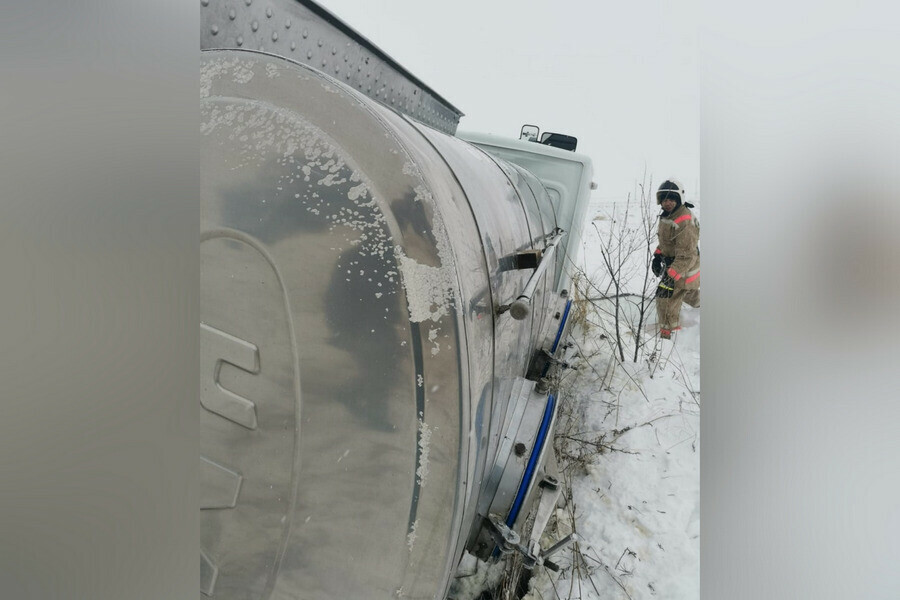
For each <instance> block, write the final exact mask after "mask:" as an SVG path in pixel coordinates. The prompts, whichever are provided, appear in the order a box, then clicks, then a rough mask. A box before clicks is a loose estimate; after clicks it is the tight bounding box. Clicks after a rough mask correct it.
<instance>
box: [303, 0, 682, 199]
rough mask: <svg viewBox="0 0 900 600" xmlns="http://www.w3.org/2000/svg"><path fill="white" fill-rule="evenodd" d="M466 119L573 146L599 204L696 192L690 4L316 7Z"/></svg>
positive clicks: (464, 126)
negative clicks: (558, 138)
mask: <svg viewBox="0 0 900 600" xmlns="http://www.w3.org/2000/svg"><path fill="white" fill-rule="evenodd" d="M320 3H321V4H322V5H323V6H325V7H326V8H327V9H329V10H330V11H331V12H333V13H334V14H336V15H337V16H338V17H340V18H342V19H343V20H344V21H346V22H347V23H348V24H349V25H350V26H351V27H353V28H354V29H356V30H357V31H359V32H360V33H361V34H362V35H364V36H365V37H367V38H368V39H369V40H370V41H372V42H373V43H375V45H377V46H378V47H380V48H381V49H382V50H384V51H385V52H386V53H388V54H389V55H390V56H391V57H393V58H394V59H395V60H397V61H398V62H399V63H401V64H402V65H404V66H405V67H406V68H407V69H409V70H410V71H411V72H412V73H413V74H415V75H416V76H417V77H418V78H419V79H421V80H422V81H424V82H425V83H426V84H427V85H429V86H430V87H432V88H433V89H434V90H435V91H437V92H438V93H439V94H441V95H442V96H444V98H446V99H447V100H448V101H449V102H450V103H452V104H453V105H454V106H456V107H457V108H458V109H460V110H461V111H462V112H464V113H465V115H466V116H464V117H463V118H462V120H461V121H460V129H461V130H467V131H481V132H487V133H496V134H500V135H508V136H511V137H518V134H519V129H520V128H521V126H522V124H524V123H532V124H535V125H538V126H540V128H541V130H542V131H557V132H561V133H567V134H570V135H574V136H576V137H577V138H578V140H579V141H578V152H581V153H584V154H587V155H588V156H590V157H591V158H592V159H593V161H594V181H596V182H597V184H598V186H599V188H598V189H597V191H595V192H594V197H595V198H603V199H606V198H618V197H624V196H625V195H626V194H627V193H629V192H631V191H633V189H634V182H635V180H637V179H639V178H640V177H641V174H642V172H643V170H644V165H645V164H646V166H647V171H648V173H649V174H651V175H653V179H654V182H655V183H659V182H660V181H661V179H664V178H666V177H673V176H674V177H679V178H680V179H681V181H682V183H683V184H684V186H685V187H686V188H687V192H688V197H689V198H693V197H694V194H695V193H696V192H697V190H698V181H699V167H698V154H699V149H698V146H699V144H698V94H697V35H696V34H697V19H696V12H697V11H696V0H688V1H685V2H679V3H678V7H677V9H676V8H673V7H672V6H671V3H667V2H661V1H659V0H653V1H643V0H639V1H634V2H621V1H617V2H610V1H608V0H599V1H593V0H557V1H555V2H551V1H549V0H540V1H537V0H520V1H513V0H480V1H475V0H457V1H456V2H450V3H437V2H428V1H423V0H320Z"/></svg>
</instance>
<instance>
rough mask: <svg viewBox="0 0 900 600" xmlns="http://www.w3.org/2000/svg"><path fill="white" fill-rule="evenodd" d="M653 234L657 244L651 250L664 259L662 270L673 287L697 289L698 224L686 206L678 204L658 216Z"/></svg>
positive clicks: (698, 265)
mask: <svg viewBox="0 0 900 600" xmlns="http://www.w3.org/2000/svg"><path fill="white" fill-rule="evenodd" d="M657 236H658V238H659V246H657V247H656V252H655V254H662V255H663V256H664V257H666V258H667V259H668V260H667V261H666V262H668V264H669V267H668V269H666V273H667V274H668V275H669V277H671V278H672V280H673V281H674V282H675V289H676V290H677V289H684V290H697V289H700V251H699V249H698V247H697V244H698V242H699V241H700V224H699V223H698V222H697V220H696V219H695V218H694V215H693V214H692V213H691V211H690V209H689V208H688V207H686V206H684V205H681V206H679V207H678V208H677V209H675V210H674V211H672V213H671V214H669V215H667V216H665V217H660V218H659V228H658V230H657Z"/></svg>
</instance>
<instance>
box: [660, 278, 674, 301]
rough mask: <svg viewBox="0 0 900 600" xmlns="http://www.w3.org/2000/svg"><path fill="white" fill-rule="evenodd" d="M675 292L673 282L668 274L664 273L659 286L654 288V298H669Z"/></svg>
mask: <svg viewBox="0 0 900 600" xmlns="http://www.w3.org/2000/svg"><path fill="white" fill-rule="evenodd" d="M674 291H675V280H674V279H672V278H671V277H669V274H668V273H666V274H665V275H663V278H662V279H661V280H660V282H659V285H658V286H657V287H656V297H657V298H671V297H672V292H674Z"/></svg>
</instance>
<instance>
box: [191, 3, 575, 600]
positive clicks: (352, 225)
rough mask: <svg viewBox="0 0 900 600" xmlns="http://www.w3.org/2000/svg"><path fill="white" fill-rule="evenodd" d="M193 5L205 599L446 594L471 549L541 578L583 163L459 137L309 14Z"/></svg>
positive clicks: (412, 81) (378, 64)
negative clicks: (519, 562) (509, 559)
mask: <svg viewBox="0 0 900 600" xmlns="http://www.w3.org/2000/svg"><path fill="white" fill-rule="evenodd" d="M201 15H202V33H201V42H202V48H203V52H202V54H201V115H202V118H201V131H202V143H201V148H202V153H203V154H202V159H201V160H202V178H201V207H202V208H201V223H202V233H201V245H200V249H201V405H202V408H203V410H202V411H201V568H200V585H201V597H211V598H217V599H218V598H225V599H234V598H242V599H243V598H247V599H250V598H252V599H257V598H277V599H282V598H302V599H329V600H334V599H355V598H361V599H372V598H398V597H399V598H444V597H445V596H446V595H447V592H448V589H449V587H450V584H451V583H452V580H453V577H454V574H455V572H456V569H457V566H458V563H459V561H460V558H461V556H463V552H464V551H468V552H469V553H470V554H473V555H475V556H478V557H481V558H483V559H492V558H496V557H497V556H498V555H501V554H506V553H509V552H519V553H522V554H523V555H524V560H525V563H526V565H528V566H532V565H534V564H540V563H542V562H543V561H544V558H545V556H546V549H544V550H542V549H541V547H540V545H539V544H538V540H539V539H540V535H541V532H542V531H543V529H544V527H545V525H546V522H547V519H548V518H549V515H550V513H551V511H552V509H553V507H554V506H555V505H556V502H557V497H558V494H559V490H558V486H557V482H556V479H555V469H556V466H555V458H554V456H553V449H552V443H551V439H552V434H553V429H554V424H555V418H556V414H557V408H558V406H559V402H560V401H564V400H563V399H560V398H559V397H558V396H557V390H556V389H555V387H554V383H553V382H554V381H555V371H556V370H557V369H558V368H559V364H558V357H559V354H560V352H561V340H562V339H563V338H564V334H565V329H566V325H567V322H568V321H567V316H568V313H569V307H570V304H571V302H570V299H569V298H568V293H567V292H566V287H567V286H568V284H569V282H570V277H569V274H568V272H567V269H566V265H567V262H570V259H569V258H567V255H568V254H571V253H573V252H574V251H575V250H576V249H577V248H578V247H579V245H580V244H579V235H580V231H581V228H582V223H583V220H584V215H585V210H586V206H587V200H588V195H589V190H590V187H591V175H592V172H591V163H590V160H589V159H588V158H587V157H585V156H582V155H579V154H576V153H575V152H573V151H571V150H569V149H561V148H558V147H553V146H552V145H548V142H549V144H557V145H560V146H563V147H565V146H566V145H567V144H570V143H571V142H572V141H573V139H572V138H569V137H567V136H560V135H556V134H549V135H548V134H545V135H544V138H545V139H544V142H545V143H543V144H541V143H535V142H534V141H529V140H515V139H504V138H499V137H494V136H487V135H475V134H471V135H463V134H459V135H457V134H456V125H457V123H458V120H459V117H460V116H461V113H460V112H459V111H458V110H457V109H455V108H454V107H453V106H452V105H450V104H449V103H448V102H447V101H446V100H444V99H443V98H441V97H440V96H439V95H438V94H437V93H435V92H434V91H433V90H431V89H430V88H428V87H427V86H426V85H424V84H423V83H422V82H421V81H419V80H418V79H416V78H415V77H414V76H413V75H411V74H410V73H408V72H407V71H406V70H405V69H403V67H401V66H400V65H398V64H397V63H395V62H394V61H393V60H391V59H390V58H389V57H388V56H387V55H386V54H385V53H383V52H382V51H381V50H379V49H378V48H377V47H375V46H374V45H373V44H371V43H370V42H369V41H367V40H366V39H365V38H363V37H362V36H360V35H359V34H358V33H356V32H355V31H353V30H352V29H350V28H349V27H348V26H347V25H346V24H344V23H343V22H341V21H340V20H339V19H337V18H336V17H335V16H333V15H332V14H330V13H329V12H328V11H326V10H325V9H324V8H322V7H321V6H319V5H317V4H315V3H312V2H307V1H301V2H297V1H292V0H279V1H271V0H270V1H267V2H263V1H260V0H224V1H218V2H217V1H216V0H210V1H209V2H207V0H202V1H201ZM569 147H570V148H571V146H569Z"/></svg>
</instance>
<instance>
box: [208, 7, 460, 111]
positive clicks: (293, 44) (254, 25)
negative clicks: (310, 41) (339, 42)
mask: <svg viewBox="0 0 900 600" xmlns="http://www.w3.org/2000/svg"><path fill="white" fill-rule="evenodd" d="M244 2H245V3H246V5H247V6H250V5H251V4H252V3H253V0H244ZM200 4H201V5H202V6H208V5H209V0H200ZM273 16H274V12H273V11H272V8H271V7H267V8H266V17H267V18H269V19H271V18H272V17H273ZM228 18H229V19H230V20H232V21H234V20H235V19H236V18H237V13H236V12H235V10H234V9H233V8H232V9H230V10H229V11H228ZM291 25H292V23H291V20H290V19H287V21H285V23H284V28H285V29H290V28H291ZM250 28H251V29H252V30H253V31H254V32H256V31H257V30H259V21H257V20H256V19H254V20H253V21H252V22H251V23H250ZM210 33H212V34H213V35H218V33H219V27H218V25H213V26H212V27H210ZM301 36H302V37H303V39H307V38H308V37H309V30H307V29H304V30H303V31H302V32H301ZM235 41H236V42H237V45H238V46H243V45H244V38H243V36H240V35H239V36H238V37H237V40H235ZM272 41H273V42H277V41H278V32H277V31H273V32H272ZM317 45H318V47H319V48H321V47H322V45H323V42H322V40H318V41H317ZM347 46H348V47H349V46H350V43H349V42H348V43H347ZM263 49H264V47H263V46H260V47H259V50H263ZM296 49H297V43H296V42H294V41H292V42H291V51H292V52H293V51H295V50H296ZM331 54H332V56H334V55H336V54H337V48H336V47H334V46H332V48H331ZM312 57H313V53H312V51H311V50H309V51H307V53H306V58H307V60H311V59H312ZM348 61H349V58H348V56H347V55H346V54H345V55H344V62H348ZM366 62H367V63H368V60H367V61H366ZM327 65H328V61H327V60H326V59H322V66H323V67H325V66H327ZM340 69H341V68H340V65H337V66H335V67H334V72H335V73H339V72H340ZM356 70H357V72H361V71H362V66H361V65H357V67H356ZM369 76H370V75H369V74H368V73H367V74H366V77H369ZM378 77H379V76H378V75H376V76H375V81H376V82H377V81H378ZM345 78H346V79H347V80H349V79H350V71H349V70H348V72H347V73H346V75H345ZM362 85H363V83H362V82H361V81H360V82H359V83H358V87H359V88H360V89H362ZM371 91H372V86H371V85H369V86H368V87H367V88H366V92H368V93H371ZM383 91H384V88H382V89H381V90H376V92H375V96H376V97H380V96H381V94H382V92H383ZM417 93H418V90H417V89H416V90H413V94H414V95H415V94H417ZM391 94H392V95H400V94H401V92H396V93H395V92H394V89H393V88H391ZM387 97H388V94H385V100H387ZM390 102H391V104H392V105H396V98H391V99H390ZM403 108H404V109H405V110H409V104H408V103H407V104H405V105H403ZM422 112H423V107H422V106H421V105H420V106H419V107H418V108H417V109H416V110H415V111H414V114H415V115H420V114H421V113H422ZM424 112H425V113H427V114H429V115H431V116H434V117H436V118H437V119H439V120H441V121H443V122H445V123H450V122H451V119H449V118H447V117H445V116H444V115H442V114H438V111H435V110H434V109H433V108H424Z"/></svg>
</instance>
